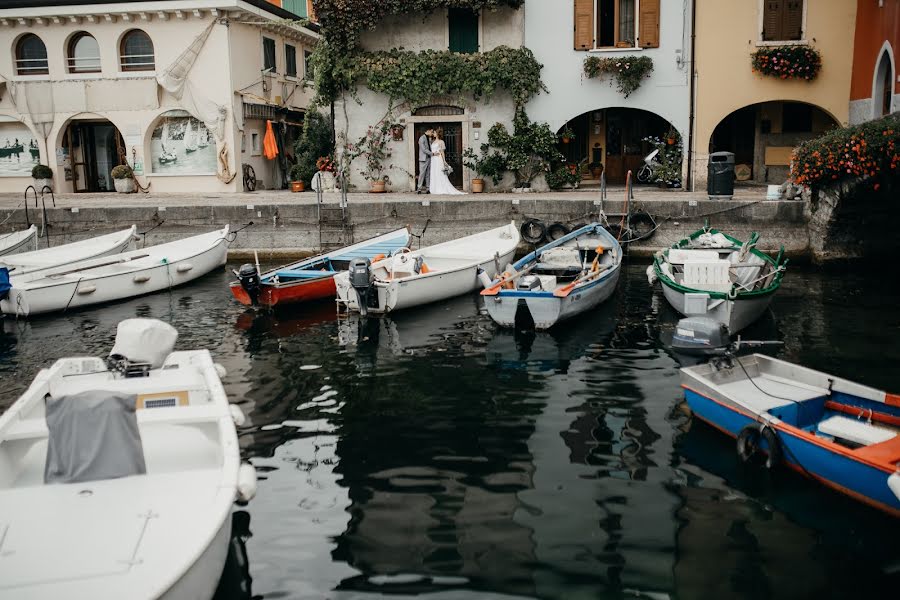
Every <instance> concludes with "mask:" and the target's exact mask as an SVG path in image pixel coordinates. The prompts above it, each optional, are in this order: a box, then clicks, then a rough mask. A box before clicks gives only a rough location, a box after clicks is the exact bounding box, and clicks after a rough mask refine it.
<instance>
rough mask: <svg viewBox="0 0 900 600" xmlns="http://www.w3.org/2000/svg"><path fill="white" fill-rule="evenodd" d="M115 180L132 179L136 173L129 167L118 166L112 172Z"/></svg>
mask: <svg viewBox="0 0 900 600" xmlns="http://www.w3.org/2000/svg"><path fill="white" fill-rule="evenodd" d="M110 175H112V178H113V179H131V178H132V177H133V176H134V173H133V172H132V170H131V167H129V166H128V165H118V166H116V167H113V169H112V171H110Z"/></svg>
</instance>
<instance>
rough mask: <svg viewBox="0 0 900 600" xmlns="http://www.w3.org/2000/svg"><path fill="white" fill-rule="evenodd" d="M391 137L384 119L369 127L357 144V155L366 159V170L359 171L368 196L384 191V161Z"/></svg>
mask: <svg viewBox="0 0 900 600" xmlns="http://www.w3.org/2000/svg"><path fill="white" fill-rule="evenodd" d="M390 136H391V125H390V123H389V122H388V120H387V119H384V120H383V121H381V123H379V124H378V125H376V126H375V127H369V129H368V131H366V135H364V136H363V137H362V138H361V139H360V140H359V143H358V144H357V145H356V146H357V147H358V148H359V152H358V154H359V155H360V156H362V157H364V158H365V159H366V168H365V169H364V170H363V171H361V172H362V174H363V177H365V178H366V180H367V181H368V182H369V193H370V194H382V193H384V192H385V191H386V189H387V187H386V184H385V176H384V161H385V160H387V159H388V158H390V156H391V150H390V148H389V147H388V141H389V139H390Z"/></svg>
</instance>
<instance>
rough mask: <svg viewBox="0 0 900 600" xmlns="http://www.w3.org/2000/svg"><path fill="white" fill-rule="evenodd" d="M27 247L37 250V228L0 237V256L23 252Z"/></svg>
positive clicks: (33, 227) (32, 227)
mask: <svg viewBox="0 0 900 600" xmlns="http://www.w3.org/2000/svg"><path fill="white" fill-rule="evenodd" d="M29 245H33V246H34V249H35V250H37V227H35V226H34V225H32V226H31V227H29V228H28V229H26V230H25V231H16V232H13V233H8V234H3V235H0V256H7V255H10V254H18V253H19V252H25V251H26V250H27V249H28V246H29Z"/></svg>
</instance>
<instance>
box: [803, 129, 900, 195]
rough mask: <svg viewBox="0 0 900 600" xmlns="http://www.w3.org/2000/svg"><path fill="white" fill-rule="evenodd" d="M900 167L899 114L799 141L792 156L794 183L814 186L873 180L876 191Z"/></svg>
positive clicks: (890, 180) (894, 175) (895, 175)
mask: <svg viewBox="0 0 900 600" xmlns="http://www.w3.org/2000/svg"><path fill="white" fill-rule="evenodd" d="M898 169H900V114H898V113H894V114H892V115H888V116H886V117H882V118H881V119H876V120H874V121H868V122H867V123H862V124H860V125H854V126H853V127H844V128H840V129H832V130H831V131H829V132H828V133H826V134H824V135H822V136H820V137H817V138H815V139H813V140H809V141H807V142H804V143H802V144H800V146H798V147H797V148H795V149H794V153H793V156H792V158H791V176H792V178H793V180H794V183H796V184H798V185H805V186H809V187H813V188H821V187H825V186H829V185H835V184H839V183H843V182H845V181H857V180H860V179H867V180H871V182H872V185H873V187H874V189H875V190H878V189H879V188H880V187H881V185H882V184H883V183H885V182H892V181H893V180H895V179H896V178H897V176H898Z"/></svg>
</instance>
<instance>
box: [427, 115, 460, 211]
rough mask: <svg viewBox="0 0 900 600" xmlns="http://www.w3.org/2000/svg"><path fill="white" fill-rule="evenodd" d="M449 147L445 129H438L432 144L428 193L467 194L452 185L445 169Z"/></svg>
mask: <svg viewBox="0 0 900 600" xmlns="http://www.w3.org/2000/svg"><path fill="white" fill-rule="evenodd" d="M446 150H447V145H446V144H445V143H444V128H443V127H438V128H437V131H435V139H434V141H433V142H431V174H430V176H431V177H430V181H429V182H428V191H429V192H430V193H432V194H451V195H452V194H465V192H461V191H459V190H458V189H456V188H455V187H453V184H452V183H450V178H449V177H447V173H446V171H444V167H445V165H446V164H447V158H446V156H447V155H446V154H445V152H446Z"/></svg>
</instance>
